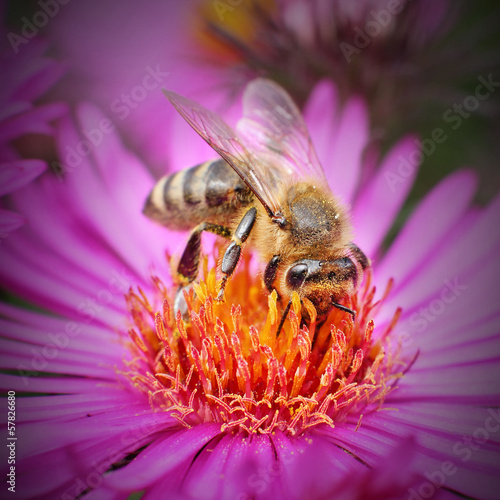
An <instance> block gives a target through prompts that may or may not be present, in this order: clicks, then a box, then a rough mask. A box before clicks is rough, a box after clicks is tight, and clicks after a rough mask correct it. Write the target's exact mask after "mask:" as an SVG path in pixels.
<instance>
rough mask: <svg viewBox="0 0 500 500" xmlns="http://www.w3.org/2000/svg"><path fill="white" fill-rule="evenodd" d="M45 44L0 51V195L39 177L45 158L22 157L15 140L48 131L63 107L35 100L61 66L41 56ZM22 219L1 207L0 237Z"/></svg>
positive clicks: (36, 43)
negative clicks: (0, 75)
mask: <svg viewBox="0 0 500 500" xmlns="http://www.w3.org/2000/svg"><path fill="white" fill-rule="evenodd" d="M44 51H45V46H44V45H43V44H40V43H38V42H37V41H33V42H32V43H31V44H30V45H29V46H27V47H25V48H23V49H22V50H20V52H19V53H15V52H14V51H13V50H12V48H10V47H9V48H8V49H3V50H2V52H1V54H0V64H1V67H2V79H1V80H0V109H1V113H0V196H4V195H6V194H9V193H11V192H13V191H15V190H17V189H19V188H20V187H22V186H24V185H26V184H28V183H29V182H31V181H32V180H33V179H34V178H36V177H38V176H39V175H40V174H41V173H42V172H43V171H44V170H45V169H46V168H47V165H46V163H45V162H44V161H41V160H39V159H26V158H23V157H22V156H21V154H20V152H19V149H20V148H19V147H17V146H18V145H19V144H16V141H20V140H21V139H23V138H24V139H26V138H27V137H29V136H30V135H31V136H34V134H37V138H36V139H35V140H34V141H33V142H35V143H36V142H38V143H40V142H42V140H41V139H40V137H39V136H38V135H42V136H43V135H51V134H52V132H53V130H52V127H51V125H50V123H51V122H52V121H53V120H55V119H56V118H58V117H60V116H61V115H62V114H63V113H64V112H65V111H66V109H67V108H66V107H65V106H64V105H62V104H60V103H45V104H40V103H39V102H38V101H39V100H40V98H41V97H42V96H43V95H44V94H45V93H46V92H47V90H48V89H49V88H50V87H51V86H52V85H53V84H54V83H55V82H56V81H57V80H58V79H59V78H60V76H61V74H62V68H61V66H60V65H59V64H57V63H56V62H55V61H52V60H50V59H48V58H45V57H43V53H44ZM23 223H24V219H23V217H22V216H21V215H20V214H19V213H16V212H12V211H10V210H4V209H0V238H5V237H6V236H7V235H9V234H10V232H11V231H13V230H15V229H17V228H18V227H20V226H21V225H22V224H23Z"/></svg>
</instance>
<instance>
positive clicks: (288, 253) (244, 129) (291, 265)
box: [144, 78, 370, 334]
mask: <svg viewBox="0 0 500 500" xmlns="http://www.w3.org/2000/svg"><path fill="white" fill-rule="evenodd" d="M164 93H165V95H166V96H167V98H168V99H169V100H170V102H171V103H172V104H173V106H174V107H175V108H176V109H177V111H178V112H179V113H180V114H181V115H182V117H183V118H184V119H185V120H186V121H187V122H188V123H189V125H191V127H192V128H193V129H194V130H195V131H196V132H197V133H198V134H199V135H200V136H201V137H202V138H203V139H204V140H205V141H206V142H207V143H208V144H209V145H210V146H211V147H212V148H213V149H214V150H215V151H216V152H217V153H218V154H219V156H220V158H219V159H217V160H213V161H208V162H205V163H202V164H200V165H197V166H195V167H192V168H189V169H187V170H182V171H180V172H177V173H174V174H171V175H168V176H165V177H163V178H162V179H160V180H159V181H158V182H157V184H156V185H155V186H154V188H153V189H152V191H151V193H150V194H149V197H148V198H147V200H146V202H145V205H144V213H145V215H147V216H148V217H150V218H151V219H153V220H155V221H157V222H159V223H160V224H162V225H164V226H166V227H168V228H171V229H174V230H191V234H190V236H189V239H188V242H187V245H186V248H185V250H184V252H183V254H182V256H181V258H180V261H179V264H178V267H177V274H178V281H179V283H180V288H179V291H180V292H181V291H182V289H183V288H184V287H186V286H189V284H190V283H191V282H192V281H193V280H195V279H196V277H197V274H198V264H199V258H200V251H201V234H202V232H203V231H209V232H212V233H215V234H217V235H219V236H222V237H224V238H227V239H229V240H230V244H229V245H228V247H227V249H226V250H225V253H224V255H223V257H222V261H221V264H220V270H221V273H222V280H221V283H220V289H219V292H218V297H217V299H218V300H223V298H224V289H225V286H226V283H227V281H228V279H229V278H230V277H231V275H232V273H233V272H234V270H235V269H236V266H237V264H238V261H239V259H240V256H241V251H242V247H243V245H246V244H248V245H250V246H252V247H253V248H254V249H255V250H256V251H257V252H258V254H259V256H260V258H261V259H262V260H263V261H264V262H265V263H266V267H265V270H264V274H263V281H264V284H265V286H266V288H267V289H268V290H269V292H271V291H272V290H273V289H274V290H276V291H277V293H278V297H279V298H280V300H282V301H284V302H283V304H285V303H286V306H285V307H284V310H283V313H282V317H281V321H280V324H279V327H278V334H279V332H280V331H281V328H282V326H283V323H284V321H285V318H286V316H287V314H288V312H289V309H290V306H291V297H292V293H293V292H297V293H298V295H299V297H300V298H301V299H303V298H305V297H306V298H307V299H309V300H310V301H311V302H312V303H313V304H314V306H315V308H316V311H317V317H318V318H324V317H325V316H326V315H327V314H328V313H329V312H330V311H331V309H332V308H333V307H336V308H338V309H340V310H342V311H345V312H346V313H349V314H351V315H352V316H353V318H354V317H355V311H353V310H352V309H349V308H348V307H347V306H345V305H343V304H342V302H344V301H345V299H346V297H348V296H349V295H351V294H352V293H354V292H355V291H356V289H357V288H358V285H359V283H360V282H361V281H362V279H363V274H364V272H365V270H366V269H367V267H368V266H369V265H370V263H369V260H368V259H367V257H366V256H365V254H364V253H363V252H362V251H361V250H360V249H359V248H358V247H357V246H356V245H355V244H354V243H353V242H352V241H351V227H350V223H349V218H348V214H347V211H346V209H345V208H344V207H343V206H342V204H341V203H340V202H339V201H338V200H337V199H336V198H335V196H334V195H333V194H332V192H331V191H330V188H329V186H328V183H327V180H326V177H325V174H324V171H323V168H322V167H321V164H320V162H319V160H318V158H317V155H316V152H315V150H314V148H313V145H312V142H311V138H310V136H309V132H308V130H307V127H306V124H305V122H304V120H303V118H302V115H301V113H300V111H299V109H298V108H297V106H296V105H295V104H294V102H293V101H292V99H291V97H290V96H289V95H288V94H287V93H286V92H285V91H284V90H283V89H282V88H281V87H280V86H279V85H277V84H275V83H274V82H272V81H270V80H267V79H263V78H258V79H256V80H254V81H252V82H250V83H249V84H248V85H247V87H246V88H245V90H244V93H243V117H242V118H241V119H240V120H239V122H238V123H237V126H236V130H233V129H232V128H231V127H230V126H229V125H227V124H226V123H225V122H224V121H223V120H222V119H221V118H220V117H219V116H217V115H216V114H215V113H213V112H211V111H209V110H207V109H205V108H204V107H202V106H201V105H199V104H198V103H196V102H194V101H191V100H189V99H187V98H185V97H183V96H181V95H179V94H176V93H175V92H170V91H165V90H164ZM178 294H179V292H178Z"/></svg>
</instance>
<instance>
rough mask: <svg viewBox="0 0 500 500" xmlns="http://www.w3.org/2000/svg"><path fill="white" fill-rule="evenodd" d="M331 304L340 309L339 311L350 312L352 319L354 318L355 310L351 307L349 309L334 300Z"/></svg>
mask: <svg viewBox="0 0 500 500" xmlns="http://www.w3.org/2000/svg"><path fill="white" fill-rule="evenodd" d="M332 304H333V306H334V307H336V308H337V309H340V310H341V311H344V312H346V313H349V314H351V315H352V319H353V321H354V320H355V319H356V311H353V310H352V309H349V308H348V307H346V306H343V305H342V304H337V303H336V302H333V301H332Z"/></svg>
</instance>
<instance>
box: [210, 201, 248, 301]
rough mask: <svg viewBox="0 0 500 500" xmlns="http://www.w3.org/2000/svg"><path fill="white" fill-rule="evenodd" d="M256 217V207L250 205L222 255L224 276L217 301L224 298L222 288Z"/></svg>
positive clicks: (231, 271)
mask: <svg viewBox="0 0 500 500" xmlns="http://www.w3.org/2000/svg"><path fill="white" fill-rule="evenodd" d="M256 217H257V209H256V208H255V207H252V208H251V209H250V210H248V212H246V213H245V215H244V216H243V218H242V219H241V221H240V223H239V224H238V227H237V228H236V231H235V232H234V234H233V235H232V237H231V240H232V241H231V244H230V245H229V246H228V247H227V249H226V252H225V253H224V257H222V266H221V270H222V273H223V275H224V276H223V277H222V282H221V284H220V289H219V293H218V295H217V300H219V301H220V300H222V299H223V298H224V289H225V288H226V283H227V280H228V278H229V277H230V276H231V274H233V272H234V270H235V269H236V265H237V264H238V261H239V260H240V255H241V247H242V245H243V243H244V242H245V241H246V239H247V238H248V236H250V232H251V231H252V228H253V225H254V223H255V219H256Z"/></svg>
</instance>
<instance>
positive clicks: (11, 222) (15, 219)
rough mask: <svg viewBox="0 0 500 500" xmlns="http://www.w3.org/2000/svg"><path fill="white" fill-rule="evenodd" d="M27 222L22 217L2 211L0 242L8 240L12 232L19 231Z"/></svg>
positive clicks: (0, 215)
mask: <svg viewBox="0 0 500 500" xmlns="http://www.w3.org/2000/svg"><path fill="white" fill-rule="evenodd" d="M25 222H26V221H25V219H24V217H23V216H22V215H19V214H16V213H15V212H10V211H9V210H1V209H0V240H1V239H3V238H6V237H7V236H8V235H9V233H11V232H12V231H15V230H16V229H19V228H20V227H21V226H22V225H23V224H24V223H25Z"/></svg>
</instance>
